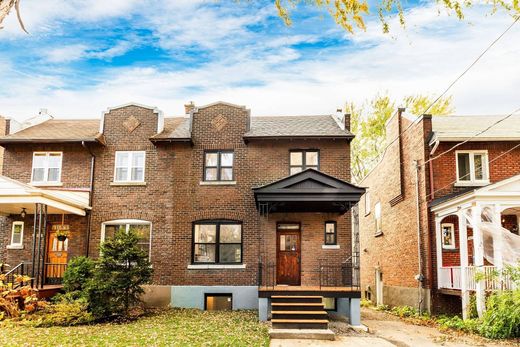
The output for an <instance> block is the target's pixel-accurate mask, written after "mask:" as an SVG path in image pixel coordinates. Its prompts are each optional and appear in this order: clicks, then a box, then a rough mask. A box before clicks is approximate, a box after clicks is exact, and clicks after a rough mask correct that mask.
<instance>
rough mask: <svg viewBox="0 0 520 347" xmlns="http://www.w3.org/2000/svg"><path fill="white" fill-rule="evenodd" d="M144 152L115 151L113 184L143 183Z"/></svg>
mask: <svg viewBox="0 0 520 347" xmlns="http://www.w3.org/2000/svg"><path fill="white" fill-rule="evenodd" d="M145 160H146V154H145V151H117V152H116V160H115V170H114V182H144V170H145Z"/></svg>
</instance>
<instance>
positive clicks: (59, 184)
mask: <svg viewBox="0 0 520 347" xmlns="http://www.w3.org/2000/svg"><path fill="white" fill-rule="evenodd" d="M29 184H30V185H31V186H35V187H63V183H62V182H30V183H29Z"/></svg>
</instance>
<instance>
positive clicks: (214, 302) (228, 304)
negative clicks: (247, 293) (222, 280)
mask: <svg viewBox="0 0 520 347" xmlns="http://www.w3.org/2000/svg"><path fill="white" fill-rule="evenodd" d="M204 296H205V298H204V309H205V310H206V311H230V310H232V309H233V295H232V294H221V293H218V294H209V293H208V294H204Z"/></svg>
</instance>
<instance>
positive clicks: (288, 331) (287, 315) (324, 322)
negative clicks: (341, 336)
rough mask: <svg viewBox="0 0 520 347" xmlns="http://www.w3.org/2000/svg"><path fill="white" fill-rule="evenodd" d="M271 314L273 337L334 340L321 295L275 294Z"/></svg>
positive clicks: (270, 333)
mask: <svg viewBox="0 0 520 347" xmlns="http://www.w3.org/2000/svg"><path fill="white" fill-rule="evenodd" d="M271 314H272V319H271V323H272V329H271V330H270V331H269V335H270V336H271V338H275V339H317V340H334V333H333V332H332V331H331V330H329V329H328V324H329V319H328V315H327V311H325V309H324V307H323V298H322V297H321V296H300V295H274V296H272V297H271Z"/></svg>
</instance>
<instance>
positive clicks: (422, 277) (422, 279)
mask: <svg viewBox="0 0 520 347" xmlns="http://www.w3.org/2000/svg"><path fill="white" fill-rule="evenodd" d="M414 162H415V193H416V194H415V203H416V210H417V260H418V263H419V273H418V275H417V276H416V278H415V279H416V280H417V281H418V283H419V285H418V292H419V301H418V305H417V306H418V309H419V314H422V302H423V297H422V284H423V281H424V275H423V265H422V257H421V211H420V209H419V208H420V204H419V169H420V166H419V161H418V160H415V161H414Z"/></svg>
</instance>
